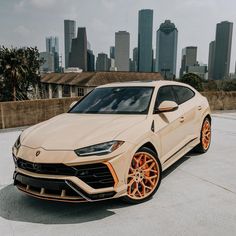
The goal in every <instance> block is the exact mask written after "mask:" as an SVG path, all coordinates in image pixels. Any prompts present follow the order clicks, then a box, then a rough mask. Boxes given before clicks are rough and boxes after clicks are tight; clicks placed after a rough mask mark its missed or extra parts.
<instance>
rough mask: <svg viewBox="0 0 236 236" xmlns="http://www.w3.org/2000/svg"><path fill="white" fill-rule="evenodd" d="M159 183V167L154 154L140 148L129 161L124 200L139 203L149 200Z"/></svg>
mask: <svg viewBox="0 0 236 236" xmlns="http://www.w3.org/2000/svg"><path fill="white" fill-rule="evenodd" d="M160 181H161V166H160V162H159V160H158V159H157V157H156V155H155V153H154V152H152V151H151V150H150V149H147V148H142V149H140V151H138V152H137V153H136V154H135V155H134V156H133V159H132V161H131V165H130V168H129V173H128V179H127V196H126V198H127V199H126V200H128V201H129V202H131V203H139V202H142V201H145V200H147V199H149V198H150V197H151V196H152V195H153V194H154V193H155V192H156V191H157V189H158V187H159V184H160Z"/></svg>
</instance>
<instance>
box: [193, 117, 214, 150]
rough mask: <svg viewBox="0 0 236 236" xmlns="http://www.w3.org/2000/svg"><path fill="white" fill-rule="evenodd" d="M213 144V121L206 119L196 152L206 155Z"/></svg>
mask: <svg viewBox="0 0 236 236" xmlns="http://www.w3.org/2000/svg"><path fill="white" fill-rule="evenodd" d="M210 144H211V121H210V119H209V118H205V119H204V121H203V124H202V129H201V138H200V143H199V144H198V145H197V146H196V148H195V150H196V151H197V152H199V153H205V152H207V151H208V149H209V147H210Z"/></svg>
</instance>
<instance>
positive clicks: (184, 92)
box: [173, 85, 195, 105]
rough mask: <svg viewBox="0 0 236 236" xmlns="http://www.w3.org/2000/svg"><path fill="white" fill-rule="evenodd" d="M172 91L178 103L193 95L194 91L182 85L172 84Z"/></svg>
mask: <svg viewBox="0 0 236 236" xmlns="http://www.w3.org/2000/svg"><path fill="white" fill-rule="evenodd" d="M173 89H174V92H175V94H176V96H177V98H178V104H179V105H180V104H182V103H184V102H186V101H188V100H189V99H191V98H192V97H194V95H195V93H194V92H193V91H192V90H191V89H190V88H187V87H184V86H177V85H176V86H173Z"/></svg>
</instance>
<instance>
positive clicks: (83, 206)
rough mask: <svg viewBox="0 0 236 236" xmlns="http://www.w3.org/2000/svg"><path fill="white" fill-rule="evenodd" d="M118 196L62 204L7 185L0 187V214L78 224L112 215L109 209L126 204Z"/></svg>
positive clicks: (55, 222)
mask: <svg viewBox="0 0 236 236" xmlns="http://www.w3.org/2000/svg"><path fill="white" fill-rule="evenodd" d="M128 206H129V205H127V204H125V203H122V202H121V201H120V200H119V199H112V200H107V201H100V202H89V203H87V202H86V203H64V202H53V201H47V200H41V199H37V198H33V197H30V196H27V195H26V194H24V193H21V192H19V190H17V188H16V187H15V186H13V185H12V184H11V185H8V186H6V187H4V188H2V189H1V190H0V217H2V218H4V219H7V220H11V221H21V222H31V223H41V224H78V223H83V222H89V221H94V220H100V219H103V218H106V217H109V216H112V215H114V214H115V213H114V211H113V209H118V208H122V207H128Z"/></svg>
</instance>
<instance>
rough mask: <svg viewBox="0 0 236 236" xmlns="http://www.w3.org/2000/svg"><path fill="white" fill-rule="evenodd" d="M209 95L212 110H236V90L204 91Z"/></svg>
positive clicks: (204, 94)
mask: <svg viewBox="0 0 236 236" xmlns="http://www.w3.org/2000/svg"><path fill="white" fill-rule="evenodd" d="M202 95H203V96H205V97H207V99H208V101H209V104H210V107H211V110H212V111H216V110H236V92H235V91H234V92H223V91H220V92H203V93H202Z"/></svg>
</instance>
